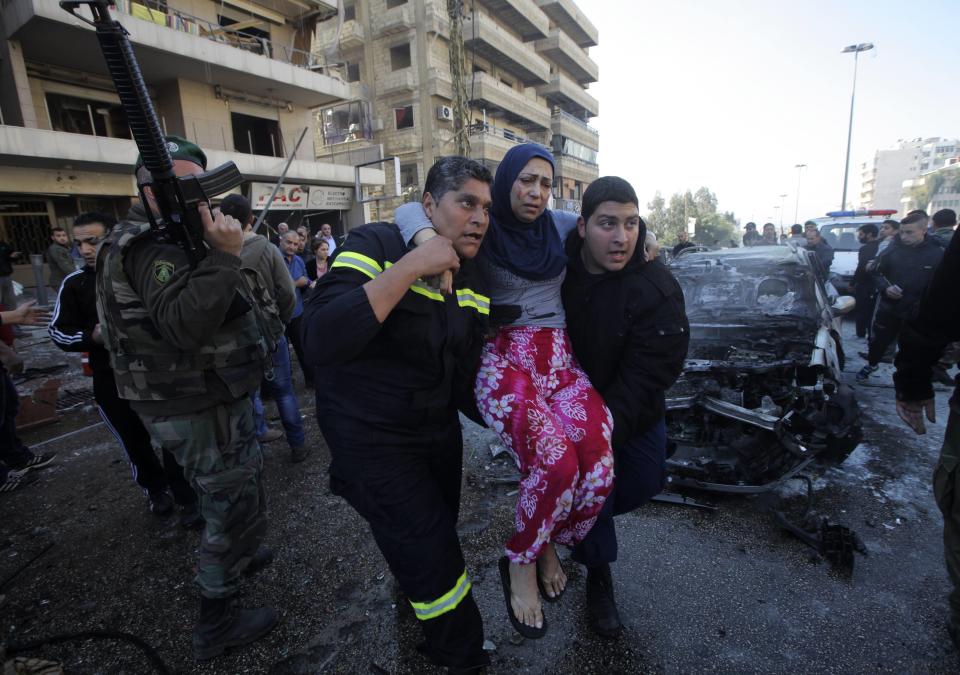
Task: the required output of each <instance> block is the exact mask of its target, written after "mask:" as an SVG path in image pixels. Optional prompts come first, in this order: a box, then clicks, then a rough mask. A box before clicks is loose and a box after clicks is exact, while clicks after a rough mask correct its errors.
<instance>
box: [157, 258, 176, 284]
mask: <svg viewBox="0 0 960 675" xmlns="http://www.w3.org/2000/svg"><path fill="white" fill-rule="evenodd" d="M173 270H174V266H173V263H172V262H167V261H166V260H157V261H155V262H154V263H153V278H154V279H156V281H157V283H158V284H165V283H167V282H168V281H170V277H172V276H173Z"/></svg>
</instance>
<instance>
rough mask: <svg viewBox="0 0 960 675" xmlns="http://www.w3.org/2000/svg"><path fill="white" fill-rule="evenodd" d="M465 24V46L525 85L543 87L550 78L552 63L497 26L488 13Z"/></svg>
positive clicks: (475, 15) (477, 15) (466, 21)
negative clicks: (539, 85)
mask: <svg viewBox="0 0 960 675" xmlns="http://www.w3.org/2000/svg"><path fill="white" fill-rule="evenodd" d="M472 23H473V24H474V25H471V21H470V19H469V17H468V18H467V20H465V21H464V22H463V44H464V46H465V47H466V48H467V51H468V52H470V51H471V50H472V51H475V52H476V53H477V54H479V55H480V56H482V57H483V58H485V59H487V60H488V61H490V62H491V63H494V64H496V65H497V66H499V67H501V68H503V69H504V70H506V71H507V72H509V73H512V74H513V75H516V76H517V77H518V78H520V81H521V82H523V83H524V84H543V83H545V82H547V81H548V78H549V77H550V64H548V63H547V62H546V61H545V60H544V59H543V58H542V57H540V56H538V55H537V54H535V53H534V52H533V50H532V49H530V48H529V47H528V46H526V45H524V44H523V43H522V42H520V40H518V39H517V38H515V37H514V36H513V35H511V34H510V33H509V32H507V31H506V30H504V29H503V28H501V27H500V26H498V25H497V22H496V21H494V20H493V19H492V18H490V17H489V16H487V15H486V14H474V15H473V21H472Z"/></svg>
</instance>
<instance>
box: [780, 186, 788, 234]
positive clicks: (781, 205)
mask: <svg viewBox="0 0 960 675" xmlns="http://www.w3.org/2000/svg"><path fill="white" fill-rule="evenodd" d="M786 201H787V195H780V234H783V205H784V203H786Z"/></svg>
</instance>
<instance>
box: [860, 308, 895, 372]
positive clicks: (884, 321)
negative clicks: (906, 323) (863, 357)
mask: <svg viewBox="0 0 960 675" xmlns="http://www.w3.org/2000/svg"><path fill="white" fill-rule="evenodd" d="M902 326H903V319H901V318H900V317H899V316H897V315H896V314H894V313H893V311H892V310H891V309H890V307H889V306H888V305H887V303H885V302H884V301H883V300H880V301H879V302H878V303H877V311H876V313H875V314H874V316H873V332H872V335H871V336H870V346H869V348H868V350H867V357H868V358H867V360H868V361H869V363H870V365H871V366H875V365H877V364H878V363H880V361H881V360H883V355H884V354H886V352H887V349H889V348H890V347H891V346H892V345H894V344H896V341H897V336H898V335H899V334H900V328H901V327H902Z"/></svg>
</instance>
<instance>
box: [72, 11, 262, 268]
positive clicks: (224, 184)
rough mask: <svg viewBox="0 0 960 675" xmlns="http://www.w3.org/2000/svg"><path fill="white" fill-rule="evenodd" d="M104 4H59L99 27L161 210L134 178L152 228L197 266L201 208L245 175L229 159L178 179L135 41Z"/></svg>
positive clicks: (102, 45) (201, 253)
mask: <svg viewBox="0 0 960 675" xmlns="http://www.w3.org/2000/svg"><path fill="white" fill-rule="evenodd" d="M108 4H109V3H108V2H107V0H61V2H60V6H61V7H62V8H63V9H65V10H66V11H68V12H70V13H71V14H72V15H73V16H75V17H77V18H78V19H80V20H81V21H83V22H85V23H88V24H90V25H91V26H93V27H94V28H95V29H96V31H97V40H99V41H100V48H101V50H102V51H103V57H104V59H106V62H107V69H108V70H109V71H110V77H111V78H112V79H113V84H114V86H115V87H116V88H117V95H118V96H119V97H120V103H121V104H122V105H123V111H124V112H125V113H126V115H127V122H128V123H129V124H130V132H131V133H132V134H133V140H134V141H136V143H137V149H138V150H139V151H140V157H141V159H142V161H143V166H144V167H145V168H146V169H147V170H148V171H149V172H150V176H151V183H150V187H151V188H152V190H153V196H154V199H155V200H156V203H157V208H158V209H159V211H160V216H159V218H157V217H156V216H155V214H154V213H153V212H152V210H151V209H150V207H149V203H148V202H147V199H146V195H145V194H144V191H143V185H140V180H137V184H138V185H137V189H138V190H139V192H140V201H141V202H142V203H143V206H144V209H145V210H146V212H147V218H148V219H149V220H150V226H151V227H152V228H153V229H155V230H157V231H160V232H163V233H165V234H166V235H167V236H169V237H170V239H172V240H173V241H175V242H176V243H177V244H179V245H180V246H181V247H183V249H184V250H185V251H186V252H187V254H188V255H189V256H190V259H191V261H192V262H193V264H196V263H197V262H199V261H200V260H202V259H203V257H204V256H205V255H206V247H205V245H204V242H203V222H202V221H201V219H200V211H199V206H200V205H201V204H208V203H209V201H210V197H214V196H216V195H218V194H222V193H224V192H227V191H228V190H231V189H233V188H235V187H238V186H239V185H240V184H241V183H242V182H243V176H241V175H240V171H239V170H238V169H237V165H236V164H234V163H233V162H227V163H226V164H222V165H221V166H218V167H217V168H216V169H212V170H210V171H207V172H206V173H203V174H201V175H199V176H182V177H180V178H177V176H176V175H175V174H174V172H173V160H172V159H171V157H170V150H169V148H168V147H167V143H166V141H165V139H164V137H163V131H162V130H161V128H160V121H159V119H158V118H157V111H156V110H154V108H153V101H151V100H150V94H149V93H148V92H147V85H146V83H145V82H144V81H143V74H142V73H141V72H140V64H139V63H137V57H136V56H135V55H134V53H133V45H131V44H130V39H129V38H128V37H127V35H128V33H127V30H126V29H125V28H124V27H123V26H122V25H121V24H120V23H119V22H117V21H115V20H114V19H112V18H111V17H110V11H109V9H108ZM82 5H88V6H89V7H90V11H91V12H92V13H93V20H92V21H91V20H90V19H87V18H85V17H83V16H81V15H80V14H79V12H78V10H79V9H80V7H81V6H82Z"/></svg>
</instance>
